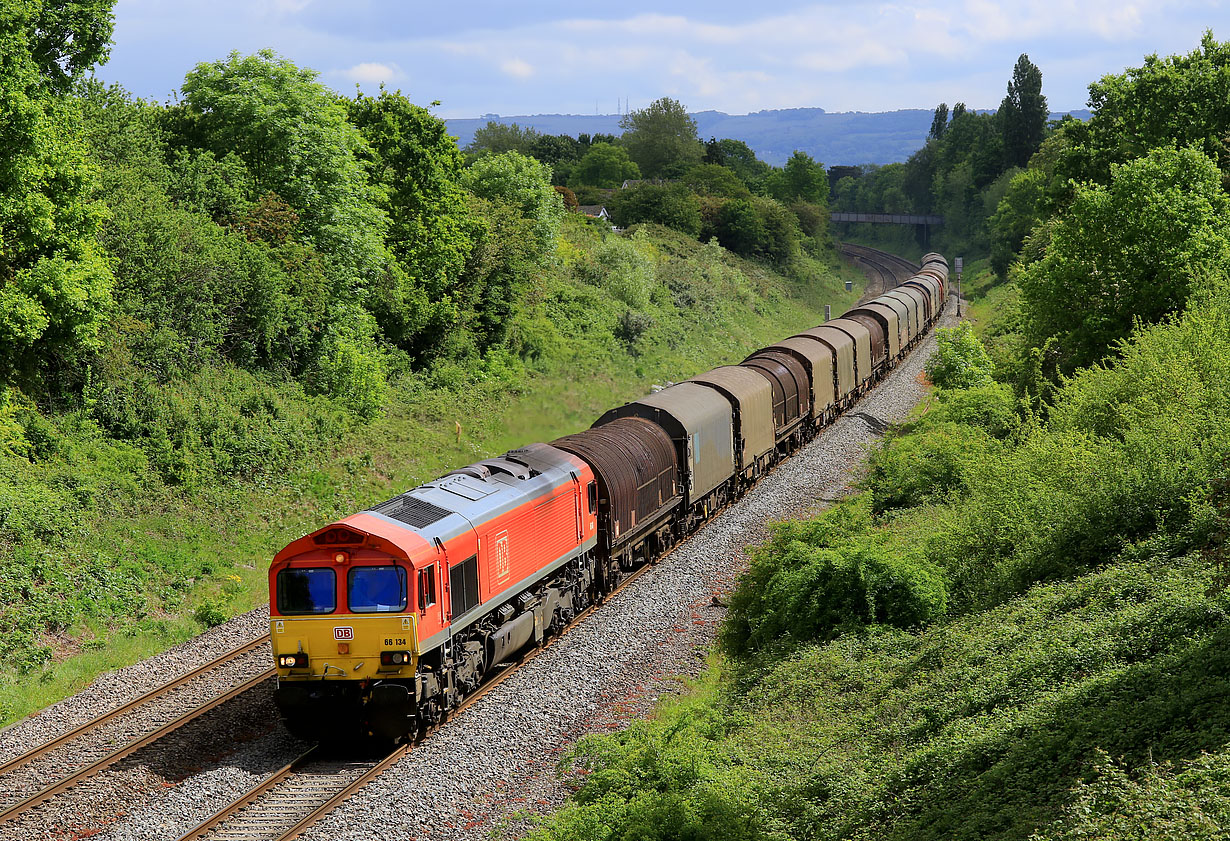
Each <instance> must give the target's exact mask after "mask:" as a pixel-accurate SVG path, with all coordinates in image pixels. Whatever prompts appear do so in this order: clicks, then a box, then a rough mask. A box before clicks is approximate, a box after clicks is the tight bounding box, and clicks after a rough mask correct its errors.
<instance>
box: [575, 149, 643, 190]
mask: <svg viewBox="0 0 1230 841" xmlns="http://www.w3.org/2000/svg"><path fill="white" fill-rule="evenodd" d="M640 177H641V170H640V168H639V167H638V166H637V165H636V164H635V163H633V162H632V159H631V158H629V157H628V150H627V149H624V148H623V147H622V146H616V145H614V144H613V143H595V144H594V145H592V146H590V147H589V151H588V152H586V153H585V156H584V157H583V158H581V160H580V162H579V163H577V165H576V166H575V167H573V169H572V174H571V175H570V176H569V178H568V181H569V183H570V184H571V185H572V186H574V187H602V188H604V189H611V188H613V187H618V186H619V185H620V184H622V183H623V182H624V181H627V180H628V179H630V178H633V179H634V178H640Z"/></svg>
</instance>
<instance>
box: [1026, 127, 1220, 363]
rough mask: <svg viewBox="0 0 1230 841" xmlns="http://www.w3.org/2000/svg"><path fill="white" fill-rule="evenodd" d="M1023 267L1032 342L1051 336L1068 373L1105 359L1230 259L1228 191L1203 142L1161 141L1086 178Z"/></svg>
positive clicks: (1037, 343)
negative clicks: (1136, 326) (1107, 179)
mask: <svg viewBox="0 0 1230 841" xmlns="http://www.w3.org/2000/svg"><path fill="white" fill-rule="evenodd" d="M1046 234H1047V235H1048V237H1049V240H1048V243H1047V246H1046V248H1045V253H1044V256H1042V258H1041V259H1040V260H1037V261H1036V262H1034V263H1032V264H1030V265H1028V266H1026V267H1024V269H1023V270H1022V271H1021V275H1020V284H1021V296H1022V300H1021V307H1022V315H1023V316H1024V318H1025V323H1026V329H1027V335H1028V338H1029V339H1030V341H1031V343H1032V344H1033V345H1035V346H1037V347H1042V346H1043V345H1044V344H1046V343H1047V342H1048V340H1053V341H1054V343H1055V345H1056V346H1057V348H1058V353H1059V366H1060V369H1061V370H1063V371H1072V370H1074V369H1075V368H1077V367H1079V366H1082V365H1087V364H1089V363H1091V362H1094V361H1096V360H1097V359H1099V358H1101V357H1102V356H1103V355H1104V354H1105V353H1107V352H1108V350H1109V349H1110V348H1111V347H1112V345H1113V344H1114V342H1116V341H1117V340H1119V339H1122V338H1124V337H1125V336H1127V335H1128V333H1129V331H1130V330H1131V329H1132V325H1133V323H1134V322H1135V321H1137V320H1139V321H1142V322H1145V323H1152V322H1156V321H1159V320H1160V319H1162V318H1163V317H1164V316H1166V315H1167V314H1170V313H1174V312H1177V311H1179V310H1180V309H1181V308H1182V307H1183V305H1184V303H1185V302H1186V301H1187V299H1188V298H1189V297H1190V295H1191V294H1192V293H1193V292H1195V291H1196V290H1197V289H1199V288H1201V287H1202V286H1204V285H1207V284H1209V283H1211V282H1212V281H1213V279H1214V278H1216V277H1218V272H1220V271H1222V270H1224V268H1225V266H1226V265H1227V261H1230V198H1227V196H1226V194H1225V192H1224V191H1223V190H1222V188H1221V172H1220V171H1219V170H1218V169H1217V167H1216V166H1214V165H1213V162H1212V161H1210V160H1209V159H1208V158H1207V157H1206V156H1205V155H1204V154H1203V153H1202V152H1199V151H1197V150H1195V149H1174V148H1169V147H1161V148H1158V149H1154V150H1153V151H1151V152H1150V153H1149V154H1148V155H1146V156H1145V157H1143V158H1139V159H1137V160H1135V161H1132V162H1130V163H1127V164H1123V165H1121V166H1116V167H1115V168H1114V169H1113V170H1112V176H1111V184H1110V186H1109V187H1103V186H1100V185H1096V184H1091V185H1082V186H1078V187H1077V188H1076V191H1075V196H1074V198H1073V200H1072V204H1071V206H1070V207H1069V208H1068V210H1067V211H1066V212H1065V213H1064V214H1063V215H1061V216H1060V217H1058V218H1056V219H1054V220H1052V221H1051V223H1050V224H1049V227H1048V230H1047V231H1046Z"/></svg>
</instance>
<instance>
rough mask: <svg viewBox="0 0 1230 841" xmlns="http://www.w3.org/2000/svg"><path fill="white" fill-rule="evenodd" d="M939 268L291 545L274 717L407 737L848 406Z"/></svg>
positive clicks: (277, 576) (281, 601) (276, 622)
mask: <svg viewBox="0 0 1230 841" xmlns="http://www.w3.org/2000/svg"><path fill="white" fill-rule="evenodd" d="M947 286H948V264H947V262H946V261H945V260H944V258H943V257H942V256H941V255H939V254H928V255H925V256H924V257H923V261H922V266H921V268H920V269H919V270H918V272H917V273H916V274H915V275H914V276H913V277H911V278H910V279H909V280H907V281H906V282H905V283H903V284H901V285H900V286H898V287H897V288H896V289H893V290H891V291H889V292H887V293H885V294H884V295H881V296H880V297H878V298H876V299H874V300H871V301H867V302H865V303H863V304H860V305H858V306H856V307H853V308H852V309H850V310H849V311H848V312H846V313H844V314H843V315H842V316H841V317H839V318H836V319H833V320H831V321H829V322H827V323H825V324H821V325H817V326H816V327H814V328H812V329H810V330H805V331H803V332H801V333H798V334H796V335H794V336H791V337H788V338H786V339H783V340H782V341H780V342H778V343H777V344H774V345H770V346H768V347H765V348H761V349H760V350H757V351H755V352H754V353H752V354H751V355H749V356H748V358H747V359H745V360H744V361H743V362H742V363H740V364H738V365H724V366H721V367H718V368H714V369H713V370H711V371H707V372H705V373H703V374H698V375H697V376H695V377H693V378H692V379H690V380H688V381H686V382H682V383H678V384H674V385H670V386H668V387H667V388H664V389H662V390H661V391H658V392H656V393H654V394H650V395H646V396H645V397H642V398H640V399H638V400H634V401H632V402H630V403H627V404H625V405H623V406H620V407H617V408H614V409H611V410H610V411H608V412H606V413H605V414H603V415H602V417H600V418H598V420H597V421H595V423H594V425H593V426H592V427H591V428H590V429H587V430H584V431H582V432H578V433H575V434H573V435H566V436H564V437H562V438H559V439H557V440H555V441H552V442H551V443H550V444H529V445H527V446H525V447H521V448H518V449H515V450H511V451H509V452H507V453H505V454H504V455H503V456H501V457H499V458H493V459H486V460H484V461H480V462H477V463H475V464H471V465H467V466H465V467H462V468H460V469H458V470H455V471H453V472H452V473H449V474H448V475H446V476H443V477H441V478H439V479H436V480H434V481H432V482H428V483H426V484H424V485H422V486H420V487H417V488H414V489H412V490H410V491H407V492H405V493H403V494H400V495H398V496H396V497H394V498H392V499H390V500H387V501H385V502H382V503H380V504H379V505H375V506H373V507H371V508H369V509H367V510H366V511H360V512H358V513H356V514H352V515H350V516H349V517H345V518H343V519H341V520H338V521H337V522H334V523H330V524H329V525H326V526H324V527H323V528H321V529H318V530H317V531H314V532H312V533H311V534H308V535H305V536H304V537H301V538H299V539H298V540H296V541H294V542H292V543H291V544H290V545H289V546H287V547H286V548H285V549H283V550H282V551H281V552H279V553H278V554H277V555H276V556H275V557H274V559H273V563H272V565H271V566H270V570H269V592H270V631H271V638H272V641H273V656H274V661H275V664H276V666H277V674H278V686H277V690H276V693H275V697H276V700H277V704H278V707H279V709H280V711H281V714H282V716H283V718H284V720H285V721H286V723H287V726H288V727H289V728H290V729H291V730H292V731H293V732H294V733H296V734H298V735H300V736H303V737H305V738H328V739H330V740H353V739H355V738H362V737H368V736H371V737H376V738H379V739H381V740H394V741H396V740H402V739H406V738H411V737H413V736H414V735H415V734H416V733H418V732H420V731H421V730H423V729H424V728H426V727H429V726H431V725H432V724H434V723H436V722H438V721H440V720H441V719H443V718H444V717H446V716H447V715H448V713H449V712H450V711H451V710H453V709H455V708H456V707H457V706H458V705H459V704H460V703H461V701H462V700H463V699H464V698H465V697H466V696H467V695H468V694H470V693H471V692H473V691H474V690H475V689H476V688H477V687H478V686H479V685H480V684H481V683H482V681H483V680H484V679H485V678H486V677H487V676H488V675H490V674H491V672H492V671H493V670H496V669H499V668H500V667H501V665H502V664H505V663H507V662H509V661H510V660H511V659H513V657H514V656H515V655H517V654H518V653H519V652H521V651H522V650H523V649H526V648H528V647H531V646H535V645H541V644H542V643H543V642H544V640H545V639H546V638H547V637H548V636H549V635H551V634H553V633H555V632H557V631H558V630H559V629H561V628H562V627H563V626H565V625H566V624H567V623H568V622H570V621H571V620H572V619H573V618H574V617H575V616H576V615H577V614H578V613H579V612H580V611H582V610H584V609H585V608H586V607H588V606H589V605H591V604H594V603H595V602H598V601H600V600H601V599H602V598H603V597H605V596H606V595H607V594H609V593H610V592H611V591H612V590H614V589H615V587H616V586H618V584H619V582H620V581H621V580H622V579H623V578H625V577H626V576H627V575H628V574H630V573H631V572H632V571H633V570H635V569H636V568H637V567H638V566H640V565H643V564H645V563H647V562H652V561H654V560H656V559H658V558H660V557H662V556H663V555H664V554H665V553H666V552H668V551H670V549H671V548H672V547H673V546H675V545H676V544H677V543H678V542H679V541H681V540H683V539H684V538H685V537H687V536H688V535H689V534H690V533H691V532H692V531H694V530H695V529H697V528H698V527H699V526H700V525H701V524H703V523H704V522H705V521H706V520H708V519H710V518H711V517H712V516H713V515H714V514H715V513H716V512H717V511H719V510H720V509H721V508H722V507H723V506H725V505H727V504H728V503H730V502H731V501H733V500H735V499H737V498H738V497H739V496H740V495H741V494H742V493H743V492H745V491H746V490H747V489H748V488H749V487H751V486H752V485H754V484H755V483H756V482H757V481H758V480H759V479H760V478H761V477H762V476H764V475H765V474H766V473H768V472H769V471H770V470H772V468H773V466H774V465H775V464H777V462H778V461H780V460H781V459H782V458H784V457H786V456H788V455H789V454H790V453H792V452H794V450H796V449H797V448H798V447H800V446H802V445H803V444H804V443H806V442H807V441H808V440H810V439H811V438H812V437H814V436H815V435H816V433H817V432H818V431H820V430H821V429H823V428H824V426H825V425H827V424H829V423H831V422H832V421H833V420H834V418H836V417H837V416H838V415H839V414H840V413H841V412H843V411H845V410H846V409H848V408H849V407H850V406H852V405H854V403H855V402H856V401H857V400H858V398H859V397H860V396H861V395H862V394H864V393H865V392H866V391H867V390H868V389H869V388H871V387H872V385H874V384H875V383H876V382H877V381H879V380H880V379H881V378H883V377H884V376H885V374H886V373H888V371H890V370H891V369H892V368H893V367H894V366H895V365H896V364H897V363H898V362H899V361H900V360H901V359H902V358H903V357H904V356H905V355H906V354H907V353H908V352H909V351H910V350H911V349H912V348H913V347H914V346H915V345H916V344H917V343H918V342H919V340H920V339H921V338H922V336H923V335H924V334H925V333H926V331H927V330H928V329H929V328H930V326H931V325H932V324H933V323H934V321H935V320H936V319H937V318H938V317H939V315H940V313H941V312H942V310H943V307H944V304H945V300H946V295H947Z"/></svg>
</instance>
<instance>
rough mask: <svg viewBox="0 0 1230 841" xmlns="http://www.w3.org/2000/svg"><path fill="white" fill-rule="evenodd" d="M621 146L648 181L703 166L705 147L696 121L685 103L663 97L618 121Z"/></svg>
mask: <svg viewBox="0 0 1230 841" xmlns="http://www.w3.org/2000/svg"><path fill="white" fill-rule="evenodd" d="M619 125H620V127H621V128H622V129H623V130H624V134H623V137H622V138H621V143H622V145H623V146H624V148H626V149H627V150H628V155H629V157H631V158H632V160H634V161H635V162H636V165H637V166H639V167H640V168H641V174H642V175H643V176H644V177H645V178H674V177H677V176H678V175H680V174H681V173H682V172H683V171H684V170H686V169H687V168H688V167H690V166H692V165H693V164H697V163H700V159H701V156H702V154H703V151H704V150H703V147H702V146H701V143H700V140H699V139H698V138H697V136H696V121H695V120H693V119H692V117H691V116H690V115H689V114H688V111H687V109H686V108H684V107H683V105H682V103H680V102H678V101H676V100H674V99H671V98H670V97H669V96H664V97H662V98H661V99H658V100H655V101H654V102H652V103H651V104H650V105H649V106H648V107H647V108H641V109H638V110H636V111H630V112H628V113H627V114H625V115H624V116H623V117H622V118H621V119H620V121H619Z"/></svg>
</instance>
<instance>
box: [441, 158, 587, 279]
mask: <svg viewBox="0 0 1230 841" xmlns="http://www.w3.org/2000/svg"><path fill="white" fill-rule="evenodd" d="M461 184H462V186H463V187H465V188H466V189H468V190H469V191H470V192H472V193H474V195H476V196H478V197H479V198H483V199H488V200H491V201H503V202H507V203H508V204H510V205H512V206H513V207H516V208H518V209H519V210H520V211H521V214H522V216H524V217H525V218H526V219H528V220H530V221H531V222H532V223H533V235H534V239H535V243H536V246H537V252H538V254H539V255H540V259H541V260H545V259H546V258H547V257H548V256H549V255H551V254H553V253H554V251H555V237H556V236H557V235H558V234H559V226H560V223H561V222H562V221H563V218H564V202H563V199H561V198H560V195H559V193H557V192H555V188H554V187H552V186H551V170H550V168H549V167H548V166H547V165H546V164H543V163H539V162H538V161H536V160H534V159H533V158H529V157H526V156H525V155H522V154H520V153H519V152H504V153H502V154H498V155H486V156H484V157H482V158H479V159H478V160H477V161H475V162H474V164H473V165H472V166H470V168H469V169H467V170H465V172H463V173H462V177H461Z"/></svg>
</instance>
